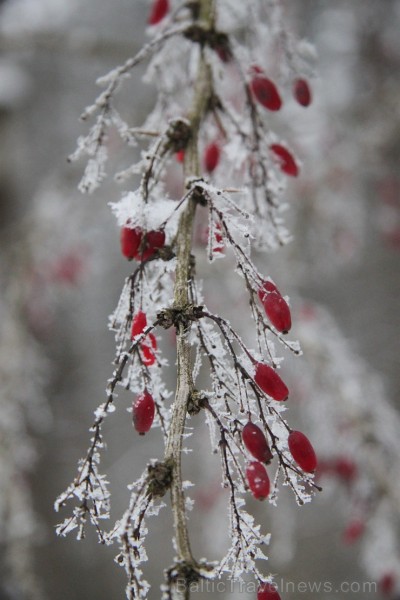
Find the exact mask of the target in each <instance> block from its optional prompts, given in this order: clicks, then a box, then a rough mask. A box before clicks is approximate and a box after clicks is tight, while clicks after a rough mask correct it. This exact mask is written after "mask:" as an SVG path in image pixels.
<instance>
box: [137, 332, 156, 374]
mask: <svg viewBox="0 0 400 600" xmlns="http://www.w3.org/2000/svg"><path fill="white" fill-rule="evenodd" d="M140 350H141V353H142V363H143V364H144V365H145V366H146V367H151V365H154V363H155V362H156V355H155V351H156V350H157V340H156V336H155V335H154V334H153V333H149V335H148V336H146V338H145V339H144V340H143V342H142V343H141V344H140Z"/></svg>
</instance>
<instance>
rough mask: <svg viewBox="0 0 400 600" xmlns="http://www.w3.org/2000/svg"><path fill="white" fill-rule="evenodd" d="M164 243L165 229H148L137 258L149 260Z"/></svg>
mask: <svg viewBox="0 0 400 600" xmlns="http://www.w3.org/2000/svg"><path fill="white" fill-rule="evenodd" d="M164 244H165V231H163V230H157V231H148V232H147V233H145V234H144V244H142V246H143V247H142V248H141V249H140V252H139V253H138V254H137V256H136V257H135V258H137V260H147V259H148V258H150V257H151V256H153V255H154V254H155V253H156V251H157V250H159V249H160V248H162V247H163V246H164Z"/></svg>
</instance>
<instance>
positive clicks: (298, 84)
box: [293, 78, 312, 107]
mask: <svg viewBox="0 0 400 600" xmlns="http://www.w3.org/2000/svg"><path fill="white" fill-rule="evenodd" d="M293 96H294V97H295V99H296V100H297V102H298V103H299V104H301V106H304V107H307V106H309V105H310V104H311V100H312V96H311V89H310V85H309V83H308V81H306V80H305V79H301V78H299V79H295V81H294V82H293Z"/></svg>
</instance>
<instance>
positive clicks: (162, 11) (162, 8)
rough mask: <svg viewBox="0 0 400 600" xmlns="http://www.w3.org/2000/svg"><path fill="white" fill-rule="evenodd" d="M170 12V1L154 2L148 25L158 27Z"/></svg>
mask: <svg viewBox="0 0 400 600" xmlns="http://www.w3.org/2000/svg"><path fill="white" fill-rule="evenodd" d="M168 11H169V1H168V0H154V2H153V4H152V7H151V10H150V14H149V18H148V21H147V22H148V24H149V25H157V23H159V22H160V21H162V20H163V19H164V17H165V16H166V14H167V12H168Z"/></svg>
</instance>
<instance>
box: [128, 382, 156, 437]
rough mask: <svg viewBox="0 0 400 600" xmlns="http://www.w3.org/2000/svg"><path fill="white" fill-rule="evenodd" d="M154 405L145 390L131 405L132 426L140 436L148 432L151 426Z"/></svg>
mask: <svg viewBox="0 0 400 600" xmlns="http://www.w3.org/2000/svg"><path fill="white" fill-rule="evenodd" d="M154 413H155V404H154V400H153V396H152V395H151V394H149V392H148V391H147V390H145V391H144V392H143V394H140V396H138V397H137V398H136V400H135V402H134V403H133V405H132V416H133V426H134V428H135V429H136V431H137V432H138V433H139V434H140V435H144V434H145V433H147V431H149V429H150V428H151V426H152V424H153V420H154Z"/></svg>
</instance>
